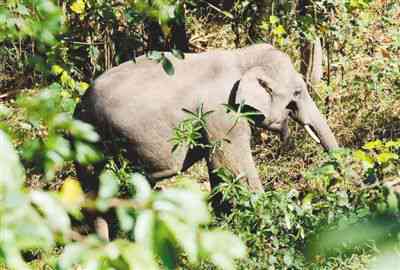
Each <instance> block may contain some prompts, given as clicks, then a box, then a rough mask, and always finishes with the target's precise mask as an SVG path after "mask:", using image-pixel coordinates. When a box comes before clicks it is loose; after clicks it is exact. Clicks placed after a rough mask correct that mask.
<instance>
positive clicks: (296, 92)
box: [293, 90, 301, 97]
mask: <svg viewBox="0 0 400 270" xmlns="http://www.w3.org/2000/svg"><path fill="white" fill-rule="evenodd" d="M300 94H301V90H296V91H294V94H293V95H294V96H295V97H298V96H300Z"/></svg>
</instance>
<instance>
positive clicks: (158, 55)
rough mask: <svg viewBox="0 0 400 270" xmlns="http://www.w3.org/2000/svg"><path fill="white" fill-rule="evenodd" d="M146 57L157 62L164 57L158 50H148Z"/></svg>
mask: <svg viewBox="0 0 400 270" xmlns="http://www.w3.org/2000/svg"><path fill="white" fill-rule="evenodd" d="M147 58H149V59H150V60H155V61H157V62H160V61H161V60H162V59H163V58H164V53H162V52H159V51H150V52H149V53H148V54H147Z"/></svg>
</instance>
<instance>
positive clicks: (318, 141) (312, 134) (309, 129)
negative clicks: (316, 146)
mask: <svg viewBox="0 0 400 270" xmlns="http://www.w3.org/2000/svg"><path fill="white" fill-rule="evenodd" d="M304 128H305V129H306V131H307V132H308V134H310V136H311V138H313V140H314V141H316V142H317V143H321V141H320V139H319V138H318V136H317V135H316V134H315V133H314V131H313V130H312V129H311V127H310V126H309V125H305V126H304Z"/></svg>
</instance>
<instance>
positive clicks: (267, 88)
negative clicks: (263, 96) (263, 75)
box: [257, 79, 272, 95]
mask: <svg viewBox="0 0 400 270" xmlns="http://www.w3.org/2000/svg"><path fill="white" fill-rule="evenodd" d="M257 80H258V83H259V84H260V85H261V87H262V88H264V89H265V91H267V92H268V94H270V95H272V89H271V87H269V86H268V84H267V82H266V81H263V80H261V79H257Z"/></svg>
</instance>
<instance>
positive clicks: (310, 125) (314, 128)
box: [299, 97, 339, 150]
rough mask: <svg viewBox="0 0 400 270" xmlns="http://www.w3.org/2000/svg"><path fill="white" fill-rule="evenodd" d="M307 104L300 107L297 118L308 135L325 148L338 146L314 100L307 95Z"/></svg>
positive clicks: (329, 148)
mask: <svg viewBox="0 0 400 270" xmlns="http://www.w3.org/2000/svg"><path fill="white" fill-rule="evenodd" d="M306 103H307V106H305V108H302V109H300V115H299V116H300V118H301V119H299V120H300V121H301V122H302V123H303V125H304V127H305V129H306V131H307V132H308V133H309V134H310V136H311V137H312V138H313V139H314V140H316V141H317V142H319V143H321V144H322V146H323V147H324V148H325V149H326V150H331V149H335V148H338V147H339V146H338V143H337V141H336V139H335V136H334V135H333V132H332V130H331V128H330V127H329V126H328V123H327V121H326V119H325V117H324V116H323V115H322V114H321V113H320V111H319V110H318V108H317V106H316V105H315V103H314V101H313V100H312V99H311V97H309V99H308V102H306Z"/></svg>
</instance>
